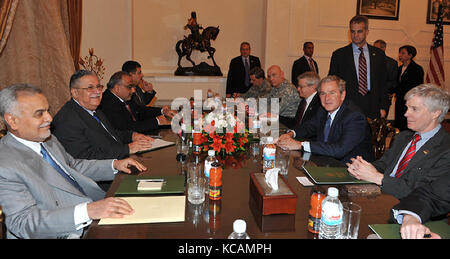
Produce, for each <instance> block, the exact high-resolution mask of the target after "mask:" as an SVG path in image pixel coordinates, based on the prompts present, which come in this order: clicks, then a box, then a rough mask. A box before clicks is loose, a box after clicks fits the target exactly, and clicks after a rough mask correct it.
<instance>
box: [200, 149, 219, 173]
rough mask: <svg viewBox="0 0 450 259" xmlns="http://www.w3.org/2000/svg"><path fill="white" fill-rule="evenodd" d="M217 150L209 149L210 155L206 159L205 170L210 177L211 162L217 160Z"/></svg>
mask: <svg viewBox="0 0 450 259" xmlns="http://www.w3.org/2000/svg"><path fill="white" fill-rule="evenodd" d="M215 154H216V151H214V150H213V149H210V150H208V156H207V157H206V159H205V167H204V168H205V170H204V171H203V172H204V174H205V177H206V178H209V170H210V169H211V164H212V163H214V162H217V159H216V157H215Z"/></svg>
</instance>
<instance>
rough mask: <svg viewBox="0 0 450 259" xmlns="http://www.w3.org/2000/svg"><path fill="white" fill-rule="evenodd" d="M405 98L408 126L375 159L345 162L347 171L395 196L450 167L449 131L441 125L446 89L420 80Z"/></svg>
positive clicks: (427, 181)
mask: <svg viewBox="0 0 450 259" xmlns="http://www.w3.org/2000/svg"><path fill="white" fill-rule="evenodd" d="M405 100H406V107H407V110H406V113H405V117H406V119H407V122H408V128H409V130H405V131H402V132H400V134H399V135H397V136H396V137H395V141H394V143H393V144H392V147H390V148H389V149H388V150H387V151H386V153H384V155H383V156H382V157H381V158H380V159H379V160H377V161H374V162H373V163H369V162H367V161H365V160H364V159H363V158H361V157H359V156H358V157H356V158H352V159H351V162H350V163H347V166H348V168H347V171H348V172H349V173H350V174H352V175H353V176H355V177H356V178H357V179H361V180H365V181H369V182H373V183H375V184H377V185H379V186H380V187H381V191H383V192H385V193H389V194H391V195H393V196H395V197H396V198H397V199H403V198H404V197H406V196H408V195H409V194H410V193H411V191H412V190H414V189H416V188H419V187H421V186H423V185H426V184H429V183H431V182H432V181H433V180H435V179H436V178H438V177H440V176H442V175H444V174H448V173H449V168H450V135H449V134H448V133H447V132H446V131H445V129H444V128H443V127H442V126H441V122H442V121H443V120H444V117H445V115H446V114H447V112H448V108H449V105H450V99H449V93H448V92H446V91H444V90H442V89H440V88H438V87H436V86H434V85H432V84H422V85H419V86H417V87H415V88H413V89H411V90H409V91H408V92H407V93H406V95H405Z"/></svg>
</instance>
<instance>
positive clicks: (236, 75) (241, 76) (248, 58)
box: [226, 42, 261, 97]
mask: <svg viewBox="0 0 450 259" xmlns="http://www.w3.org/2000/svg"><path fill="white" fill-rule="evenodd" d="M240 51H241V55H240V56H238V57H235V58H233V59H232V60H231V62H230V68H229V69H228V76H227V88H226V96H227V97H232V96H233V95H234V94H235V93H237V94H239V93H245V92H247V91H248V89H250V87H251V86H252V85H251V83H250V69H252V68H254V67H261V62H260V61H259V58H258V57H255V56H252V55H250V51H251V49H250V43H248V42H242V43H241V49H240Z"/></svg>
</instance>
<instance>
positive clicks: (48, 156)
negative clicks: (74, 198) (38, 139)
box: [41, 143, 86, 195]
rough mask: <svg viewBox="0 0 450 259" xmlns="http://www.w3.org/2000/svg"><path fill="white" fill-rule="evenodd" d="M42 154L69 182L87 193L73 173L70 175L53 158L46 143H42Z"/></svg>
mask: <svg viewBox="0 0 450 259" xmlns="http://www.w3.org/2000/svg"><path fill="white" fill-rule="evenodd" d="M41 154H42V156H43V157H44V159H45V161H47V162H48V163H49V164H50V165H51V166H52V167H53V168H55V170H56V171H57V172H58V173H59V174H60V175H61V176H62V177H64V178H65V179H66V180H67V181H68V182H70V183H71V184H72V185H73V186H74V187H75V188H77V189H78V190H79V191H80V192H81V193H82V194H84V195H86V194H85V193H84V191H83V188H81V186H80V185H79V184H78V183H77V181H76V180H75V179H74V178H73V176H72V175H69V174H67V173H65V172H64V170H63V169H62V168H61V167H60V166H59V165H58V164H57V163H56V162H55V161H54V160H53V158H52V157H51V156H50V154H49V153H48V152H47V150H46V149H45V147H44V145H42V143H41Z"/></svg>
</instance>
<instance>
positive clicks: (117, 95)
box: [99, 71, 173, 133]
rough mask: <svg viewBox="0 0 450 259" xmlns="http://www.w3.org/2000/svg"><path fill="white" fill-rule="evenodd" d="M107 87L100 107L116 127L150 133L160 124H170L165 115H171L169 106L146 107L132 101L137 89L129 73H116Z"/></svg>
mask: <svg viewBox="0 0 450 259" xmlns="http://www.w3.org/2000/svg"><path fill="white" fill-rule="evenodd" d="M107 87H108V89H106V91H105V92H104V93H103V98H102V101H101V103H100V106H99V109H100V110H101V111H103V113H104V114H105V115H106V117H107V118H108V120H109V121H110V122H111V124H112V125H113V126H114V127H115V128H116V129H119V130H132V131H135V132H139V133H149V132H150V131H152V130H156V129H158V128H159V126H160V125H161V126H162V125H170V121H169V120H168V119H166V118H165V115H168V116H170V115H171V113H172V112H173V111H172V110H170V109H169V107H168V106H165V107H163V108H156V107H146V106H141V105H138V104H136V103H135V102H133V101H132V99H131V98H132V96H133V95H134V93H135V91H136V90H135V86H134V85H133V83H132V80H131V77H130V76H129V75H128V73H126V72H123V71H119V72H116V73H114V74H113V75H112V76H111V78H110V80H109V82H108V84H107Z"/></svg>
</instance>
